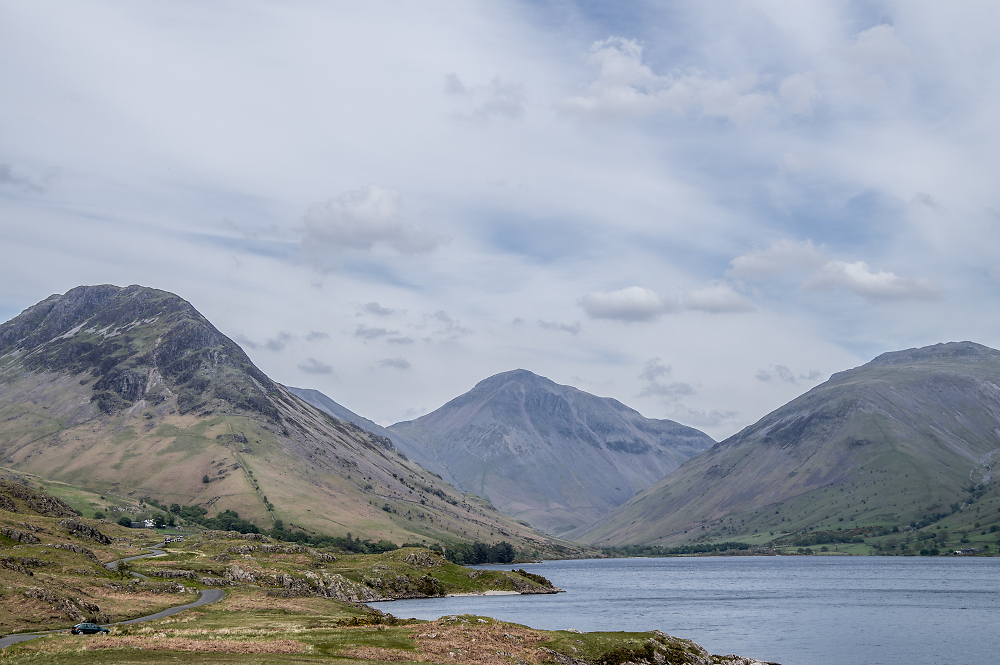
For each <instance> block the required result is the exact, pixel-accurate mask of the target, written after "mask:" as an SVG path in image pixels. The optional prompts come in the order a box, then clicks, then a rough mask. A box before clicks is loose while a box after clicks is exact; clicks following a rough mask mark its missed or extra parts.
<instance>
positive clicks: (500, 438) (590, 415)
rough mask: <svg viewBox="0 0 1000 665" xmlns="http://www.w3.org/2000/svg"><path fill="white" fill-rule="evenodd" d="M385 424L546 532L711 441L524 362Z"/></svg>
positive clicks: (467, 485) (619, 497)
mask: <svg viewBox="0 0 1000 665" xmlns="http://www.w3.org/2000/svg"><path fill="white" fill-rule="evenodd" d="M385 431H387V432H388V436H390V438H391V439H392V440H393V442H394V443H395V445H396V446H397V447H398V448H399V449H400V450H402V451H403V452H405V453H406V455H408V456H409V457H411V458H412V459H414V460H416V461H417V462H419V463H420V464H421V465H422V466H424V467H425V468H427V469H430V470H432V471H435V472H436V473H439V474H440V475H441V477H442V478H444V479H445V480H447V481H448V482H451V483H453V484H454V485H455V486H456V487H458V488H460V489H461V490H463V491H465V492H473V493H475V494H478V495H479V496H482V497H486V498H487V499H489V500H490V501H491V502H492V503H493V505H495V506H496V507H497V508H499V509H500V510H501V511H502V512H504V513H506V514H507V515H510V516H512V517H516V518H517V519H519V520H524V521H526V522H528V523H530V524H532V525H534V526H536V527H538V528H540V529H542V530H544V531H546V532H548V533H553V534H561V533H564V532H566V531H569V530H571V529H574V528H577V527H579V526H581V525H584V524H590V523H592V522H593V521H595V520H596V519H598V518H599V517H601V516H602V515H604V514H606V513H607V512H609V511H610V510H612V509H613V508H615V507H616V506H619V505H621V504H622V503H624V502H625V501H628V500H629V499H630V498H631V497H632V496H633V495H634V494H635V493H636V492H638V491H639V490H642V489H644V488H646V487H648V486H649V485H651V484H652V483H654V482H656V481H657V480H659V479H660V478H661V477H663V476H664V475H665V474H667V473H669V472H670V471H673V470H674V469H676V468H677V467H678V466H679V465H680V464H681V463H682V462H684V461H685V460H687V459H688V458H689V457H691V456H692V455H694V454H696V453H698V452H700V451H702V450H704V449H706V448H708V447H709V446H711V445H712V444H713V443H714V441H713V440H712V439H711V438H710V437H709V436H708V435H707V434H705V433H703V432H700V431H698V430H696V429H693V428H691V427H685V426H684V425H681V424H679V423H675V422H673V421H670V420H654V419H650V418H644V417H643V416H642V415H641V414H640V413H639V412H637V411H635V410H634V409H630V408H629V407H627V406H625V405H624V404H622V403H621V402H618V401H617V400H614V399H608V398H603V397H596V396H594V395H591V394H588V393H585V392H583V391H581V390H577V389H576V388H572V387H570V386H562V385H558V384H556V383H554V382H552V381H550V380H549V379H546V378H544V377H541V376H538V375H536V374H532V373H531V372H529V371H527V370H523V369H522V370H514V371H511V372H504V373H502V374H497V375H496V376H491V377H490V378H488V379H485V380H483V381H481V382H479V383H478V384H476V386H475V387H474V388H473V389H472V390H470V391H469V392H467V393H465V394H464V395H462V396H460V397H457V398H455V399H453V400H451V401H450V402H448V403H447V404H445V405H444V406H442V407H441V408H439V409H437V410H436V411H434V412H433V413H429V414H427V415H426V416H423V417H421V418H418V419H417V420H413V421H408V422H402V423H397V424H395V425H392V426H391V427H388V428H386V430H385Z"/></svg>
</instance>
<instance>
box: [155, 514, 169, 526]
mask: <svg viewBox="0 0 1000 665" xmlns="http://www.w3.org/2000/svg"><path fill="white" fill-rule="evenodd" d="M166 525H167V520H166V518H165V517H163V515H162V514H161V513H157V514H156V515H154V516H153V526H154V527H155V528H157V529H162V528H163V527H165V526H166Z"/></svg>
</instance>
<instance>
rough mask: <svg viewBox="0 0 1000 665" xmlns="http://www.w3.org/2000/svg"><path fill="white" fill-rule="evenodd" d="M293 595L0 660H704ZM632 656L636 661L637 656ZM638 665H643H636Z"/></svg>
mask: <svg viewBox="0 0 1000 665" xmlns="http://www.w3.org/2000/svg"><path fill="white" fill-rule="evenodd" d="M326 602H327V604H326V605H325V606H323V605H319V604H317V603H315V602H314V599H310V602H305V601H304V600H303V599H295V601H291V602H288V603H286V604H284V605H281V604H280V603H278V604H276V605H275V606H273V607H270V608H263V607H257V606H255V603H254V600H253V599H252V598H249V597H247V596H245V595H239V596H238V597H236V598H234V599H233V600H231V601H230V600H229V599H227V601H223V602H222V603H219V604H218V605H217V606H213V609H206V608H200V611H199V610H189V611H186V612H184V613H182V614H179V615H175V616H174V617H170V618H168V619H165V620H161V621H157V622H150V623H149V624H140V625H136V626H131V627H122V628H115V629H113V630H112V632H111V634H110V635H108V636H92V637H75V636H70V635H67V634H60V635H52V636H49V637H45V638H42V639H39V640H35V641H32V642H27V643H23V644H20V645H16V646H14V647H11V648H9V649H7V650H6V652H5V653H4V658H3V662H4V663H11V664H15V665H20V664H21V663H38V662H51V661H52V660H55V659H57V660H58V662H59V663H67V664H69V665H76V664H87V663H98V662H100V663H119V664H121V665H126V664H132V663H136V664H138V663H169V662H177V659H178V658H180V659H182V660H183V661H184V662H193V663H199V662H217V663H237V662H239V663H248V662H249V663H267V664H271V663H348V662H349V663H354V664H357V663H359V662H361V663H384V662H392V663H400V662H403V663H405V662H425V663H426V662H430V663H456V662H457V663H468V664H470V665H514V664H515V663H542V662H551V661H553V659H554V656H553V653H558V654H565V655H568V656H571V657H573V658H578V659H585V660H587V661H590V662H594V663H603V664H604V665H618V664H619V663H620V662H623V661H621V658H622V657H623V656H625V657H632V658H634V657H635V656H636V654H639V655H642V654H643V652H644V650H649V652H650V653H652V652H653V651H654V650H655V651H656V652H658V655H659V657H658V658H656V659H650V662H659V663H661V664H662V665H672V664H676V663H687V662H691V661H692V659H693V657H695V656H702V657H704V656H707V655H708V654H706V653H705V652H704V650H702V649H701V648H700V647H698V646H697V645H695V644H694V643H692V642H690V641H688V640H681V639H677V638H672V637H670V636H667V635H665V634H663V633H659V632H645V633H637V632H633V633H575V632H569V631H540V630H534V629H531V628H528V627H525V626H521V625H517V624H512V623H507V622H502V621H497V620H494V619H491V618H489V617H481V616H471V615H461V616H452V617H442V618H441V619H439V620H437V621H433V622H426V621H416V620H411V621H407V622H403V623H398V622H393V623H395V625H386V624H378V625H374V626H360V627H343V626H338V625H336V624H337V622H338V621H343V619H344V618H345V615H349V614H351V612H354V613H357V612H358V610H357V609H356V608H345V607H343V605H338V604H336V603H331V601H326ZM636 660H638V659H636ZM639 662H642V661H639ZM718 662H725V661H722V660H719V661H718Z"/></svg>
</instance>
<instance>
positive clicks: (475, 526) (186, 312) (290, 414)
mask: <svg viewBox="0 0 1000 665" xmlns="http://www.w3.org/2000/svg"><path fill="white" fill-rule="evenodd" d="M0 460H2V464H3V465H4V466H8V467H12V468H15V469H18V470H22V471H27V472H30V473H33V474H37V475H40V476H43V477H46V478H50V479H53V480H59V481H62V482H66V483H70V484H74V485H78V486H81V487H86V488H89V489H93V490H97V491H98V492H99V493H114V494H128V493H139V494H138V496H150V497H153V498H156V499H157V500H159V501H161V502H163V503H166V504H170V503H179V504H181V505H200V506H202V507H205V508H206V509H208V510H209V511H210V512H212V513H214V512H215V511H221V510H226V509H230V510H236V511H237V512H239V513H240V516H241V517H243V518H246V519H249V520H251V521H253V522H254V523H256V524H257V525H258V526H259V527H260V528H262V529H269V528H271V527H272V526H273V525H274V524H275V523H276V520H282V522H283V523H284V524H285V525H286V526H289V527H291V526H293V525H294V526H295V527H297V528H302V529H305V530H308V531H313V532H321V533H328V534H332V535H344V534H345V533H346V532H349V531H350V532H353V533H356V534H358V535H362V536H365V537H370V538H374V539H376V540H377V539H379V538H391V539H393V540H396V541H398V542H404V541H418V542H419V541H420V540H421V539H425V540H426V539H431V541H434V540H445V541H452V540H455V541H472V540H475V539H476V538H477V537H478V538H480V539H483V540H487V539H489V537H490V535H491V534H497V535H496V536H495V539H503V538H505V539H507V540H509V541H510V542H512V543H514V544H515V545H516V546H517V547H526V548H528V549H529V550H533V549H539V551H542V552H544V551H548V547H549V545H550V544H552V543H551V541H550V540H548V539H545V538H542V537H541V536H540V535H539V534H536V533H534V532H533V531H532V530H531V529H528V528H525V527H523V526H522V525H518V524H516V523H515V522H514V521H513V520H510V519H508V518H506V517H504V516H503V515H501V514H499V513H498V512H496V511H495V510H493V509H492V507H491V506H489V505H488V504H486V503H485V502H483V501H478V500H475V499H467V498H466V497H464V496H462V494H461V493H460V492H457V491H456V490H455V489H454V488H453V487H451V486H449V485H448V484H447V483H444V482H442V481H441V480H440V479H438V478H436V477H435V476H434V475H433V474H431V473H428V472H427V471H426V470H425V469H422V468H420V467H419V466H418V465H416V464H414V463H412V462H410V461H408V460H407V459H406V458H405V456H403V455H402V454H401V453H400V452H399V451H398V450H397V449H396V448H394V447H393V445H392V443H391V442H390V441H389V439H388V438H386V437H384V436H380V435H378V434H375V433H372V432H368V431H365V430H364V429H362V428H361V427H358V426H356V425H354V424H352V423H350V422H347V421H344V420H341V419H338V418H333V417H330V416H328V415H327V414H325V413H323V412H321V411H319V410H317V409H315V408H313V407H311V406H309V405H308V404H306V403H305V402H303V401H301V400H300V399H298V398H297V397H295V396H294V395H293V394H291V393H290V392H289V391H288V390H287V389H286V388H284V386H281V385H280V384H278V383H275V382H274V381H272V380H271V379H270V378H268V377H267V376H266V375H265V374H264V373H263V372H261V371H260V370H259V369H258V368H257V367H255V366H254V365H253V363H252V362H251V361H250V359H249V358H248V357H247V356H246V354H245V353H244V352H243V350H242V349H240V347H239V346H238V345H236V344H235V343H234V342H233V341H232V340H230V339H229V338H228V337H226V336H225V335H223V334H222V333H221V332H219V331H218V330H217V329H216V328H215V327H214V326H213V325H212V324H211V323H209V321H208V320H207V319H205V317H204V316H202V315H201V314H200V313H198V312H197V311H196V310H195V309H194V307H192V306H191V305H190V304H189V303H188V302H186V301H185V300H183V299H181V298H179V297H177V296H176V295H173V294H171V293H167V292H164V291H158V290H155V289H150V288H146V287H142V286H129V287H126V288H120V287H117V286H110V285H101V286H84V287H78V288H75V289H72V290H71V291H69V292H67V293H66V294H63V295H55V296H51V297H49V298H47V299H45V300H44V301H42V302H40V303H38V304H37V305H34V306H33V307H30V308H28V309H27V310H25V311H24V312H23V313H22V314H20V315H19V316H17V317H15V318H14V319H12V320H10V321H8V322H6V323H4V324H2V325H0ZM140 492H141V493H140ZM556 547H560V548H561V547H562V546H561V545H556Z"/></svg>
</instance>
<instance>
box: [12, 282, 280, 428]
mask: <svg viewBox="0 0 1000 665" xmlns="http://www.w3.org/2000/svg"><path fill="white" fill-rule="evenodd" d="M12 355H13V356H16V357H17V358H18V359H19V360H20V362H21V364H22V365H23V366H24V367H25V368H26V369H29V370H31V371H36V372H55V373H64V374H70V375H85V376H84V378H83V379H81V384H87V383H91V381H92V384H91V388H92V395H91V401H92V402H96V403H97V406H98V407H99V408H100V410H101V411H102V412H105V413H114V412H117V411H120V410H121V409H125V408H129V407H132V406H133V405H135V404H137V403H138V402H140V401H142V402H145V403H147V404H150V405H157V404H161V403H165V402H167V401H171V402H174V401H175V402H176V406H177V409H178V411H179V412H180V413H182V414H183V413H186V412H189V411H193V410H195V409H199V408H203V407H207V406H208V405H209V404H210V403H211V402H212V401H213V400H223V401H226V402H228V403H230V404H232V405H233V406H236V407H238V408H242V409H246V410H249V411H256V412H259V413H261V414H263V415H265V416H268V417H270V418H272V419H273V418H277V414H278V411H277V409H276V408H275V406H274V404H272V403H271V400H270V399H269V398H268V393H271V392H273V391H274V390H275V384H274V383H273V382H272V381H271V380H270V379H269V378H268V377H267V376H266V375H265V374H264V373H263V372H261V371H260V370H259V369H257V367H255V366H254V364H253V363H252V362H251V361H250V359H249V358H248V357H247V355H246V354H245V353H244V352H243V349H241V348H240V347H239V346H238V345H237V344H236V343H234V342H233V341H232V340H230V339H229V338H228V337H226V336H225V335H223V334H222V333H220V332H219V331H218V330H217V329H216V328H215V326H213V325H212V324H211V323H209V322H208V320H207V319H206V318H205V317H204V316H202V315H201V314H200V313H199V312H198V311H197V310H196V309H195V308H194V307H193V306H191V304H190V303H189V302H187V301H186V300H184V299H182V298H180V297H178V296H176V295H174V294H172V293H168V292H166V291H159V290H157V289H151V288H148V287H144V286H138V285H132V286H127V287H124V288H122V287H118V286H114V285H111V284H101V285H98V286H80V287H77V288H74V289H71V290H69V291H67V292H66V293H65V294H63V295H53V296H49V297H48V298H46V299H45V300H43V301H42V302H40V303H38V304H37V305H34V306H32V307H29V308H28V309H26V310H24V311H23V312H22V313H21V314H19V315H18V316H16V317H14V318H13V319H11V320H10V321H8V322H6V323H4V324H3V325H0V357H8V356H12Z"/></svg>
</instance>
